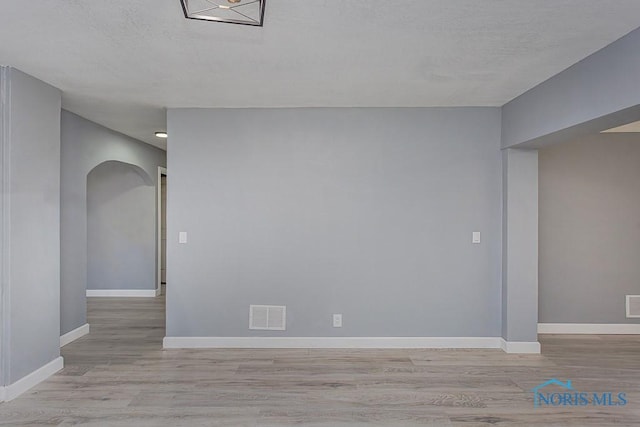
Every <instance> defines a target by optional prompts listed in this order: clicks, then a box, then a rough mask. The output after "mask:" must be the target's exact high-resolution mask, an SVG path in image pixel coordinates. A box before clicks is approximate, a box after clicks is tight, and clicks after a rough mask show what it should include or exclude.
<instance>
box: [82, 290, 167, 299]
mask: <svg viewBox="0 0 640 427" xmlns="http://www.w3.org/2000/svg"><path fill="white" fill-rule="evenodd" d="M158 295H159V291H158V289H87V297H90V298H96V297H106V298H154V297H156V296H158Z"/></svg>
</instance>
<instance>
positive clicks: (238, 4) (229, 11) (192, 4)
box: [180, 0, 266, 27]
mask: <svg viewBox="0 0 640 427" xmlns="http://www.w3.org/2000/svg"><path fill="white" fill-rule="evenodd" d="M265 2H266V0H180V3H182V10H183V12H184V16H185V18H188V19H198V20H203V21H213V22H226V23H228V24H239V25H250V26H254V27H262V24H263V22H264V8H265Z"/></svg>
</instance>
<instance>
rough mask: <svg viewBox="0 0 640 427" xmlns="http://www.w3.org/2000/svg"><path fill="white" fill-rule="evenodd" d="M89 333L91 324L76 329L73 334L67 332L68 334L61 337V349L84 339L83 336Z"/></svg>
mask: <svg viewBox="0 0 640 427" xmlns="http://www.w3.org/2000/svg"><path fill="white" fill-rule="evenodd" d="M88 333H89V324H88V323H85V324H84V325H82V326H80V327H79V328H76V329H74V330H73V331H71V332H67V333H66V334H64V335H62V336H61V337H60V347H64V346H65V345H67V344H69V343H72V342H73V341H75V340H77V339H78V338H82V337H83V336H85V335H87V334H88Z"/></svg>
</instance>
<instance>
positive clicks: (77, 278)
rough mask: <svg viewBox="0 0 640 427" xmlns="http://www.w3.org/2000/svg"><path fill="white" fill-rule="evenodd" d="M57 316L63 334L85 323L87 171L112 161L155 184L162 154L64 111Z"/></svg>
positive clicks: (162, 160) (163, 154)
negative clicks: (138, 171) (136, 170)
mask: <svg viewBox="0 0 640 427" xmlns="http://www.w3.org/2000/svg"><path fill="white" fill-rule="evenodd" d="M61 139H62V151H61V212H60V213H61V219H60V227H61V280H62V283H61V285H62V286H61V295H60V297H61V301H60V304H61V317H60V329H61V332H62V333H63V334H65V333H67V332H69V331H71V330H73V329H76V328H78V327H80V326H82V325H84V324H85V323H86V321H87V319H86V316H87V308H86V297H85V295H86V288H87V175H88V174H89V172H90V171H91V170H92V169H93V168H94V167H96V166H98V165H99V164H101V163H103V162H106V161H111V160H116V161H120V162H124V163H129V164H131V165H135V166H138V167H140V168H141V169H142V170H144V171H145V172H146V173H147V174H148V175H149V176H150V177H152V178H153V180H154V183H155V180H156V179H157V173H158V172H157V167H158V166H165V164H166V156H165V152H164V151H162V150H160V149H158V148H155V147H153V146H151V145H149V144H145V143H143V142H140V141H137V140H135V139H132V138H129V137H127V136H125V135H122V134H120V133H117V132H114V131H112V130H109V129H107V128H105V127H102V126H100V125H98V124H96V123H93V122H90V121H88V120H85V119H83V118H82V117H79V116H77V115H75V114H72V113H69V112H67V111H63V112H62V126H61Z"/></svg>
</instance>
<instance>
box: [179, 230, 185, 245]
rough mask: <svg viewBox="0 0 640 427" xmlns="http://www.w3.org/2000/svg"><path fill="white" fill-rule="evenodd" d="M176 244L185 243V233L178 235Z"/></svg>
mask: <svg viewBox="0 0 640 427" xmlns="http://www.w3.org/2000/svg"><path fill="white" fill-rule="evenodd" d="M178 243H187V232H186V231H181V232H180V233H179V234H178Z"/></svg>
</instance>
